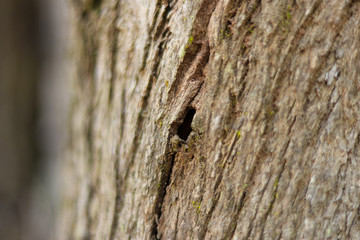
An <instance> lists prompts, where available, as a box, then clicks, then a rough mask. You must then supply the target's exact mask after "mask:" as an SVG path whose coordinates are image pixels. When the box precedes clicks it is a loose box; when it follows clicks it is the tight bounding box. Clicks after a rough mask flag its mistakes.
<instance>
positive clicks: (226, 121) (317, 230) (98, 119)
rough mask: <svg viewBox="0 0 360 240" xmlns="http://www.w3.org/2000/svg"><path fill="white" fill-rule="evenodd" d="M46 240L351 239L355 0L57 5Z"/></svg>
mask: <svg viewBox="0 0 360 240" xmlns="http://www.w3.org/2000/svg"><path fill="white" fill-rule="evenodd" d="M73 6H74V16H75V21H74V24H76V27H77V36H76V39H75V48H74V49H75V55H76V57H77V65H76V69H77V72H76V76H75V77H74V81H73V87H74V96H73V99H72V106H71V108H72V110H71V121H70V139H69V146H68V151H67V154H66V162H65V166H66V168H65V173H66V175H65V176H64V179H65V181H66V182H67V185H66V186H67V187H66V189H65V194H66V196H65V202H64V207H63V216H62V221H61V222H60V225H59V226H60V229H59V234H60V235H59V238H60V239H110V240H113V239H360V215H359V214H360V162H359V161H360V160H359V157H360V152H359V143H360V135H359V133H360V121H359V119H360V116H359V114H360V80H359V76H360V75H359V74H360V68H359V66H360V52H359V49H360V31H359V28H358V26H359V24H360V13H359V7H360V2H359V1H344V0H331V1H320V0H296V1H287V0H284V1H271V0H267V1H265V0H263V1H255V0H251V1H250V0H248V1H245V0H243V1H236V0H193V1H190V0H177V1H175V0H173V1H161V0H158V1H147V0H146V1H145V0H122V1H119V0H103V1H101V0H92V1H90V0H83V1H80V0H79V1H73Z"/></svg>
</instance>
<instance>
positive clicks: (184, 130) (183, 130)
mask: <svg viewBox="0 0 360 240" xmlns="http://www.w3.org/2000/svg"><path fill="white" fill-rule="evenodd" d="M195 113H196V110H195V109H193V108H191V109H189V110H188V112H187V113H186V116H185V118H184V121H183V123H182V124H181V125H180V127H179V128H178V132H177V135H178V136H179V137H180V138H181V139H182V140H184V141H186V140H187V138H188V137H189V135H190V133H191V131H192V128H191V123H192V121H193V119H194V116H195Z"/></svg>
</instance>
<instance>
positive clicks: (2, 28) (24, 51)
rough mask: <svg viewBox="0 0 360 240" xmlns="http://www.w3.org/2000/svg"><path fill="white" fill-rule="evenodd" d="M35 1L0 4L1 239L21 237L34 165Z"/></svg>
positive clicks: (35, 92)
mask: <svg viewBox="0 0 360 240" xmlns="http://www.w3.org/2000/svg"><path fill="white" fill-rule="evenodd" d="M38 46H39V34H38V9H37V5H36V1H29V0H14V1H1V3H0V164H1V167H0V236H1V239H14V240H16V239H23V236H22V235H23V233H24V232H23V230H24V226H25V224H26V223H25V221H26V217H27V216H26V210H25V209H27V208H28V207H29V205H28V202H29V189H30V186H31V180H32V174H33V172H34V169H35V167H36V157H37V146H36V115H37V87H38V85H37V84H38V79H39V67H40V51H39V48H38Z"/></svg>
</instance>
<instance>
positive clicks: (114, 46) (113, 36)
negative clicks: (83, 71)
mask: <svg viewBox="0 0 360 240" xmlns="http://www.w3.org/2000/svg"><path fill="white" fill-rule="evenodd" d="M120 1H121V0H118V1H116V4H115V7H114V10H115V17H114V20H113V22H112V29H111V31H110V41H111V42H112V43H111V46H110V48H111V49H110V51H111V52H110V56H111V58H110V59H111V63H110V74H111V76H110V83H109V105H110V104H111V102H112V99H113V91H114V89H113V88H114V81H115V78H116V60H117V55H118V54H117V53H118V39H119V34H120V31H119V28H118V26H117V23H118V20H119V18H120Z"/></svg>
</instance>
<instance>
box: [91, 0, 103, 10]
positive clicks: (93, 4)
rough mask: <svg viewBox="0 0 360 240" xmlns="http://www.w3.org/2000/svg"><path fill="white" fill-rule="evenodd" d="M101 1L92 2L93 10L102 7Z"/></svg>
mask: <svg viewBox="0 0 360 240" xmlns="http://www.w3.org/2000/svg"><path fill="white" fill-rule="evenodd" d="M101 1H102V0H93V2H92V8H93V9H96V8H99V7H100V5H101Z"/></svg>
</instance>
